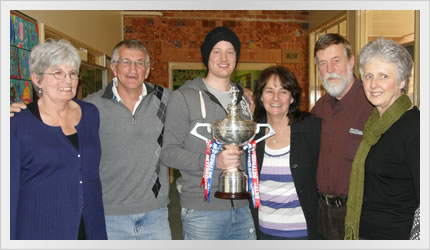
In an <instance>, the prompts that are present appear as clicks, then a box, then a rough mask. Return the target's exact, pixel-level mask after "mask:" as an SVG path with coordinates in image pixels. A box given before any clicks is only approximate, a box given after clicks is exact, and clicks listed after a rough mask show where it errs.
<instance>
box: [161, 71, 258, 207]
mask: <svg viewBox="0 0 430 250" xmlns="http://www.w3.org/2000/svg"><path fill="white" fill-rule="evenodd" d="M230 84H232V85H235V86H237V88H238V89H239V90H240V92H239V96H238V105H239V107H240V109H241V110H240V112H239V114H240V116H241V117H242V118H244V119H247V120H250V119H251V115H250V112H249V105H248V103H247V101H246V100H245V97H243V89H242V88H241V87H240V86H238V85H236V84H234V83H230ZM200 93H201V94H200ZM200 96H201V97H200ZM201 98H202V99H201ZM203 107H204V108H203ZM203 109H204V110H205V112H203V111H202V110H203ZM205 113H206V117H205V118H203V115H204V114H205ZM226 115H227V112H226V110H225V109H224V108H223V107H222V105H221V104H220V103H219V101H218V100H217V99H216V98H215V97H214V96H213V95H212V94H210V93H209V91H208V90H207V88H206V85H205V83H204V82H203V80H202V78H196V79H194V80H192V81H187V82H186V83H185V84H184V85H182V86H181V87H180V88H179V89H177V90H175V91H174V92H173V93H172V95H171V96H170V98H169V101H168V104H167V111H166V123H165V130H164V137H163V142H164V143H163V149H162V152H161V162H162V163H163V164H164V165H166V166H168V167H171V168H175V169H179V170H180V173H181V177H180V178H179V179H178V180H177V188H178V191H179V193H180V195H179V200H180V203H181V206H182V207H183V208H192V209H198V210H227V209H231V208H232V207H233V206H234V207H235V208H240V207H244V206H248V204H249V203H248V200H234V201H233V202H231V201H230V200H226V199H218V198H215V197H214V194H215V192H216V191H217V190H218V177H219V175H220V173H221V170H219V169H215V170H214V174H213V177H212V188H211V198H210V202H209V203H208V202H205V201H204V189H203V187H200V182H201V179H202V175H203V168H204V161H205V153H206V143H205V141H203V140H201V139H199V138H197V137H195V136H193V135H191V134H190V131H191V130H192V129H193V128H194V126H195V125H196V123H197V122H200V123H213V122H214V121H216V120H223V119H224V118H225V117H226ZM198 132H199V133H200V134H201V135H203V136H205V137H206V138H211V136H210V134H209V133H208V132H207V130H206V128H200V129H199V130H198ZM245 161H246V154H245V153H243V154H242V159H241V167H240V168H241V169H242V170H244V169H245Z"/></svg>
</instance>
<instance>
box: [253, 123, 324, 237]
mask: <svg viewBox="0 0 430 250" xmlns="http://www.w3.org/2000/svg"><path fill="white" fill-rule="evenodd" d="M266 122H267V118H264V119H262V120H261V121H259V123H266ZM264 134H265V130H264V129H262V130H261V131H260V132H259V133H258V134H257V135H256V136H255V139H258V138H260V137H262V136H263V135H264ZM320 134H321V120H320V119H319V118H317V117H315V116H312V115H306V116H305V117H304V119H303V120H299V121H297V122H295V123H293V124H291V138H290V166H291V173H292V175H293V179H294V185H295V187H296V190H297V195H298V197H299V200H300V204H301V206H302V209H303V213H304V215H305V219H306V224H307V228H308V237H309V239H318V230H317V208H318V193H317V192H318V191H317V183H316V171H317V164H318V155H319V148H320ZM265 145H266V144H265V141H261V142H260V143H258V144H257V162H258V173H259V174H260V172H261V166H262V164H263V159H264V148H265ZM250 208H251V212H252V217H253V219H254V224H255V228H256V230H257V239H259V238H260V230H259V226H258V211H257V209H255V208H254V207H253V205H252V201H250Z"/></svg>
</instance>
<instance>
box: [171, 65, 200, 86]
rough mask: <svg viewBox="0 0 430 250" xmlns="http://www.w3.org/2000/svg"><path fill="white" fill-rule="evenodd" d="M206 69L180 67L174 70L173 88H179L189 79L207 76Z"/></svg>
mask: <svg viewBox="0 0 430 250" xmlns="http://www.w3.org/2000/svg"><path fill="white" fill-rule="evenodd" d="M206 72H207V71H206V70H197V69H189V70H186V69H178V70H174V71H173V88H172V89H173V90H175V89H177V88H179V87H180V86H181V85H182V84H184V83H185V82H186V81H187V80H193V79H194V78H196V77H201V78H203V77H205V76H206Z"/></svg>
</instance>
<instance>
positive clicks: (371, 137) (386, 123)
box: [345, 95, 412, 240]
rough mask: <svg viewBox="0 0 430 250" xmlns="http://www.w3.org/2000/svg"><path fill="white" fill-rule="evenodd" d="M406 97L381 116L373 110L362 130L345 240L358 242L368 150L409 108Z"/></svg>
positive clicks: (353, 174) (354, 170)
mask: <svg viewBox="0 0 430 250" xmlns="http://www.w3.org/2000/svg"><path fill="white" fill-rule="evenodd" d="M411 105H412V103H411V101H410V99H409V97H408V96H407V95H402V96H400V97H399V98H398V99H397V100H396V101H395V102H394V103H393V104H392V105H391V106H390V107H389V108H388V109H387V110H386V111H385V112H384V113H383V114H382V116H381V117H379V112H378V110H377V109H376V108H374V110H373V113H372V114H371V115H370V117H369V119H368V120H367V122H366V124H365V125H364V129H363V139H362V141H361V143H360V146H359V147H358V149H357V152H356V153H355V157H354V161H353V162H352V169H351V176H350V178H349V191H348V201H347V203H346V217H345V240H358V236H359V227H360V216H361V206H362V204H363V192H364V164H365V162H366V158H367V154H368V153H369V150H370V148H371V147H372V146H373V145H375V144H376V143H377V142H378V141H379V138H381V135H382V134H384V133H385V131H387V130H388V129H389V128H390V127H391V125H393V124H394V123H395V122H396V121H397V120H398V119H399V118H400V117H401V116H402V115H403V114H404V113H405V112H406V111H407V110H408V109H409V108H410V107H411Z"/></svg>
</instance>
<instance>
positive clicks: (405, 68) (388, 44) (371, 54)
mask: <svg viewBox="0 0 430 250" xmlns="http://www.w3.org/2000/svg"><path fill="white" fill-rule="evenodd" d="M374 59H381V60H383V61H385V62H388V63H394V64H395V65H396V66H397V77H398V79H399V83H400V82H402V81H405V87H404V88H402V90H401V91H402V93H403V94H406V93H407V92H408V88H409V78H410V77H411V71H412V66H413V64H414V62H413V60H412V57H411V55H410V54H409V52H408V51H407V50H406V48H405V47H403V46H402V45H400V44H398V43H396V42H395V41H393V40H386V39H383V38H377V39H376V40H374V41H372V42H370V43H368V44H366V46H364V47H363V48H362V49H361V51H360V75H361V78H362V79H363V77H364V67H365V66H366V64H367V63H369V62H370V61H372V60H374Z"/></svg>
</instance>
